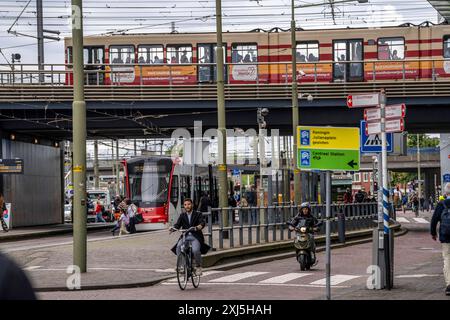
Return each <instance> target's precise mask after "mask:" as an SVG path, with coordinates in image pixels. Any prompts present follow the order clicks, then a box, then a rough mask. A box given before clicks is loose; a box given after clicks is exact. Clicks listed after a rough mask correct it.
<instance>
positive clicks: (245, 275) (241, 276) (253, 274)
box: [209, 272, 269, 282]
mask: <svg viewBox="0 0 450 320" xmlns="http://www.w3.org/2000/svg"><path fill="white" fill-rule="evenodd" d="M267 273H269V272H243V273H237V274H232V275H229V276H225V277H220V278H217V279H213V280H209V282H236V281H239V280H242V279H246V278H250V277H256V276H260V275H263V274H267Z"/></svg>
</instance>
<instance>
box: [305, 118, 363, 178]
mask: <svg viewBox="0 0 450 320" xmlns="http://www.w3.org/2000/svg"><path fill="white" fill-rule="evenodd" d="M297 139H298V140H297V141H299V147H298V150H297V153H298V163H297V167H298V168H299V169H304V170H334V171H358V170H359V167H360V136H359V128H336V127H301V126H300V127H297Z"/></svg>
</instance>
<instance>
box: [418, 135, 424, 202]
mask: <svg viewBox="0 0 450 320" xmlns="http://www.w3.org/2000/svg"><path fill="white" fill-rule="evenodd" d="M420 178H421V177H420V135H419V134H417V191H418V193H419V195H418V198H419V211H420V210H423V208H421V206H422V203H421V201H420V198H421V195H422V186H421V181H420Z"/></svg>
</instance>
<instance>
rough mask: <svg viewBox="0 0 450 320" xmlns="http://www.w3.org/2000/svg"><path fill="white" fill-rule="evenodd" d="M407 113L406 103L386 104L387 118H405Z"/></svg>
mask: <svg viewBox="0 0 450 320" xmlns="http://www.w3.org/2000/svg"><path fill="white" fill-rule="evenodd" d="M405 115H406V105H405V104H404V103H402V104H393V105H390V106H386V119H397V118H404V117H405Z"/></svg>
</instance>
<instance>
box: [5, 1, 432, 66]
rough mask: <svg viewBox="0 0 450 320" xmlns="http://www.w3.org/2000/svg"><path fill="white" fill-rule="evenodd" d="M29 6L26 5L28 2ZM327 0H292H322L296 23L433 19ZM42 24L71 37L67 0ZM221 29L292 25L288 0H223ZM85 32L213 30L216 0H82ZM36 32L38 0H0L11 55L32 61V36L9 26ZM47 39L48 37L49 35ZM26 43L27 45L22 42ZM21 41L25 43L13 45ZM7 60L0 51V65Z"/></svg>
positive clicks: (58, 53)
mask: <svg viewBox="0 0 450 320" xmlns="http://www.w3.org/2000/svg"><path fill="white" fill-rule="evenodd" d="M28 2H30V3H29V5H28V6H27V7H26V5H27V4H28ZM328 2H329V1H328V0H309V1H296V5H305V4H311V3H314V4H320V5H319V6H316V7H313V8H299V9H296V21H297V26H299V27H302V28H305V29H310V28H314V29H318V28H324V27H327V28H334V27H347V26H350V27H351V26H354V27H357V26H358V27H361V26H367V27H376V26H385V25H399V24H402V23H404V22H412V23H415V24H418V23H421V22H423V21H426V20H429V21H432V22H437V20H438V15H437V12H436V11H435V10H434V9H433V8H432V7H431V5H430V4H429V3H428V1H426V0H408V1H405V0H389V1H387V0H369V3H368V4H358V3H357V2H356V1H355V2H353V3H347V4H338V5H335V6H334V17H335V19H334V20H333V18H332V8H331V6H330V5H326V4H324V3H328ZM43 3H44V24H45V26H44V29H47V30H57V31H60V32H61V38H63V37H65V36H70V24H69V21H70V20H69V16H70V8H71V2H70V0H43ZM222 3H223V4H222V6H223V25H224V28H223V30H224V31H227V30H229V31H235V30H240V31H245V30H251V29H254V28H263V29H270V28H273V27H281V28H284V29H288V28H289V27H290V3H291V1H290V0H222ZM83 6H84V17H85V19H84V26H85V35H95V34H105V33H111V32H117V31H121V32H123V31H126V32H128V33H133V32H139V33H146V32H151V33H155V32H170V31H171V28H172V27H173V25H172V22H174V26H175V29H176V30H177V31H178V32H192V31H202V32H214V31H215V18H214V15H215V0H200V1H192V0H159V1H153V0H131V1H123V0H84V1H83ZM25 7H26V9H25V10H24V12H23V14H22V16H21V17H20V18H19V19H18V20H17V22H16V23H15V24H14V26H13V27H12V28H11V30H12V31H16V32H19V33H23V34H28V35H31V36H34V35H36V0H31V1H29V0H0V48H1V49H2V51H3V53H4V54H5V56H6V57H7V58H8V59H10V57H11V54H12V53H20V54H21V55H22V57H23V58H22V62H23V63H36V61H37V50H36V41H37V40H36V39H35V38H30V37H25V36H19V37H17V36H13V35H11V34H8V32H7V30H8V29H9V28H10V27H11V25H13V23H14V21H15V20H16V18H17V17H18V16H19V15H20V13H21V12H22V10H23V9H24V8H25ZM47 41H49V40H47ZM23 45H25V46H23ZM16 46H23V47H16ZM45 62H46V63H64V52H63V41H59V42H51V41H49V42H48V43H46V45H45ZM4 63H6V61H5V58H4V57H3V56H2V55H0V64H4Z"/></svg>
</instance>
